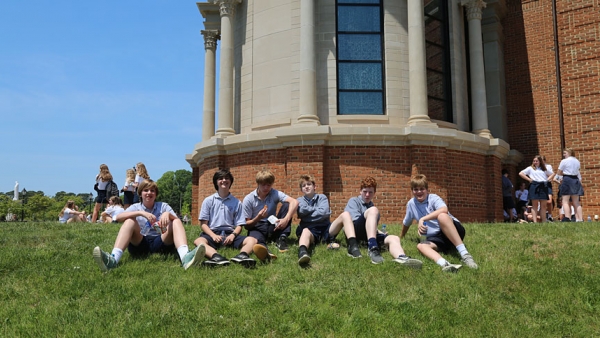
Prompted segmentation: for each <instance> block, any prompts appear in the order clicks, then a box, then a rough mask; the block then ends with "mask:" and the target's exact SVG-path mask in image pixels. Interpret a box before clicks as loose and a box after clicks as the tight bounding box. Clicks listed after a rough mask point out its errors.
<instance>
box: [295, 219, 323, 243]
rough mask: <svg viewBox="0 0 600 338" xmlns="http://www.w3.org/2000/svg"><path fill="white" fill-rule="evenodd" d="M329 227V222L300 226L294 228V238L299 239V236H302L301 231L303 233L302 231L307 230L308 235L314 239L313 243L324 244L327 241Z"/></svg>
mask: <svg viewBox="0 0 600 338" xmlns="http://www.w3.org/2000/svg"><path fill="white" fill-rule="evenodd" d="M330 226H331V222H327V223H323V224H311V225H309V226H305V225H302V224H300V226H298V227H297V228H296V237H298V239H300V236H302V231H304V229H308V231H310V233H311V234H312V235H313V237H314V238H315V243H326V242H328V241H329V227H330Z"/></svg>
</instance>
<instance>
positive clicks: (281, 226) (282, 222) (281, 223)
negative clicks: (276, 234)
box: [275, 218, 290, 231]
mask: <svg viewBox="0 0 600 338" xmlns="http://www.w3.org/2000/svg"><path fill="white" fill-rule="evenodd" d="M289 222H290V221H289V220H287V219H285V218H282V219H278V220H277V222H275V231H277V230H282V229H285V227H286V226H287V224H288V223H289Z"/></svg>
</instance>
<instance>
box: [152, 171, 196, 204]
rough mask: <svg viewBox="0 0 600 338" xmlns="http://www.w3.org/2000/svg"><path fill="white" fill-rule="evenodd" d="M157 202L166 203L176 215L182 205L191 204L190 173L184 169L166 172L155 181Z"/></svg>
mask: <svg viewBox="0 0 600 338" xmlns="http://www.w3.org/2000/svg"><path fill="white" fill-rule="evenodd" d="M156 185H157V186H158V190H159V196H158V200H159V201H162V202H166V203H168V204H169V205H170V206H171V207H172V208H173V210H175V212H176V213H177V214H179V215H180V214H181V211H182V207H183V206H184V205H186V203H187V204H189V205H191V204H192V172H191V171H189V170H185V169H180V170H177V171H174V172H173V171H167V172H166V173H164V174H163V175H162V177H161V178H159V179H158V181H156Z"/></svg>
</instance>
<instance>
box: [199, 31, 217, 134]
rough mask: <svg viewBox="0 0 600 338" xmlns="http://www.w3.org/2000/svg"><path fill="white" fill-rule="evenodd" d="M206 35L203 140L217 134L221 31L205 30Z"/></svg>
mask: <svg viewBox="0 0 600 338" xmlns="http://www.w3.org/2000/svg"><path fill="white" fill-rule="evenodd" d="M202 35H203V36H204V50H205V53H204V103H203V105H202V114H203V115H202V141H206V140H208V139H209V138H211V137H213V136H214V135H215V83H216V82H215V78H216V75H215V74H216V73H215V71H216V70H215V51H216V49H217V39H218V38H219V31H217V30H203V31H202Z"/></svg>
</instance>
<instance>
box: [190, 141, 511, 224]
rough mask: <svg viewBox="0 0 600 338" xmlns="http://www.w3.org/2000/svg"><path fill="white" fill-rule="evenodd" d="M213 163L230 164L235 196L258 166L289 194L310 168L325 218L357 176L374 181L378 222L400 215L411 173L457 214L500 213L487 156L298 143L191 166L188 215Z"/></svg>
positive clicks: (468, 218) (352, 190) (495, 172)
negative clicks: (325, 203)
mask: <svg viewBox="0 0 600 338" xmlns="http://www.w3.org/2000/svg"><path fill="white" fill-rule="evenodd" d="M219 167H223V168H229V169H230V170H231V172H232V174H233V176H234V178H235V180H234V184H233V186H232V189H231V190H232V193H233V194H234V195H235V196H236V197H237V198H239V199H240V200H242V199H243V198H244V196H246V195H247V194H248V193H249V192H250V191H252V190H253V189H255V188H256V182H255V175H256V172H258V171H259V170H262V169H268V170H270V171H271V172H273V174H274V175H275V184H274V185H273V186H274V188H275V189H278V190H281V191H283V192H285V193H286V194H288V195H290V196H292V197H294V198H296V197H299V196H301V194H302V193H301V191H300V188H299V186H298V179H299V176H300V175H301V174H305V173H307V174H310V175H313V176H314V177H315V180H316V184H317V190H318V191H319V192H322V193H325V194H326V195H327V196H328V198H329V200H330V206H331V210H332V217H337V215H339V214H340V213H341V212H342V211H343V210H344V207H345V206H346V202H347V201H348V199H349V198H350V197H353V196H357V195H358V194H359V187H360V181H361V180H362V179H363V178H365V177H366V176H373V177H374V178H375V179H376V180H377V182H378V187H377V194H376V196H375V200H374V202H375V204H376V205H377V206H378V208H379V210H380V212H381V216H382V222H388V223H401V222H402V219H403V217H404V214H405V212H406V209H405V206H406V202H407V201H408V199H410V198H411V196H412V194H411V192H410V177H411V175H413V174H416V173H421V174H424V175H426V176H427V178H428V181H429V190H430V192H432V193H435V194H438V195H440V196H441V197H442V198H444V199H445V200H446V203H447V204H448V207H449V210H450V212H451V213H452V214H453V215H454V216H456V217H457V218H458V219H460V220H462V221H465V222H472V221H494V220H497V221H501V220H502V186H501V170H502V166H501V163H500V159H498V158H497V157H494V156H484V155H478V154H473V153H467V152H461V151H456V150H448V149H445V148H441V147H432V146H409V147H366V146H336V147H328V146H302V147H290V148H286V149H279V150H268V151H256V152H249V153H244V154H235V155H229V156H214V157H210V158H207V159H205V160H204V161H202V162H201V163H200V165H199V166H198V167H197V168H194V180H195V182H194V184H195V185H194V187H193V202H192V214H193V215H198V211H199V209H198V208H199V206H200V205H201V203H202V200H203V199H204V198H205V197H207V196H209V195H210V194H213V193H214V192H215V190H214V187H213V184H212V176H213V174H214V172H215V171H216V170H217V169H218V168H219ZM512 170H513V172H514V170H515V169H514V168H513V169H512ZM194 222H195V224H197V220H194ZM294 223H297V220H295V221H294Z"/></svg>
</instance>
